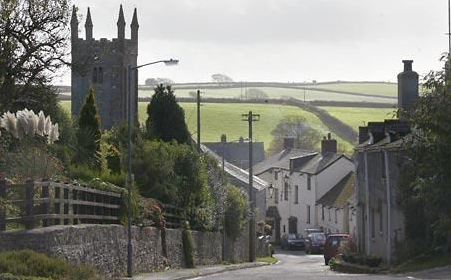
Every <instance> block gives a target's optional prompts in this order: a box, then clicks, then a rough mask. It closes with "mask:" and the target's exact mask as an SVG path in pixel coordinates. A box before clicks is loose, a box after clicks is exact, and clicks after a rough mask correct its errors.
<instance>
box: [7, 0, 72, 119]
mask: <svg viewBox="0 0 451 280" xmlns="http://www.w3.org/2000/svg"><path fill="white" fill-rule="evenodd" d="M68 1H69V0H14V1H13V0H1V1H0V112H2V111H5V110H13V111H14V110H17V109H21V108H23V107H28V108H34V109H36V110H37V109H44V110H45V109H46V108H45V106H54V105H55V104H56V103H55V102H56V93H55V91H54V90H52V89H51V86H50V84H51V81H52V80H53V79H54V78H55V77H56V75H58V73H59V70H60V69H61V68H62V67H63V66H64V65H66V64H67V58H68V53H69V48H68V42H69V40H68V38H69V29H68V21H69V14H70V7H69V2H68Z"/></svg>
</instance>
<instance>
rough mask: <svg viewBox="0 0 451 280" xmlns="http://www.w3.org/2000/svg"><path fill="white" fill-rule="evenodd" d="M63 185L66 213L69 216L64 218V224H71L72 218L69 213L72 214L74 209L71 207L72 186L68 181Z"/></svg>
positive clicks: (72, 222)
mask: <svg viewBox="0 0 451 280" xmlns="http://www.w3.org/2000/svg"><path fill="white" fill-rule="evenodd" d="M64 186H65V187H66V189H67V215H69V218H68V219H66V220H65V223H64V224H65V225H73V224H74V220H73V218H72V216H71V215H73V214H74V209H73V208H72V199H73V198H72V196H73V189H72V186H71V185H70V184H69V183H64Z"/></svg>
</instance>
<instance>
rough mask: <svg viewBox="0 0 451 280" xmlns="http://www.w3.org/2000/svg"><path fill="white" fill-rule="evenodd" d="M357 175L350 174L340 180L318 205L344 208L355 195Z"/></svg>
mask: <svg viewBox="0 0 451 280" xmlns="http://www.w3.org/2000/svg"><path fill="white" fill-rule="evenodd" d="M354 183H355V175H354V172H350V173H349V174H348V175H346V176H345V177H344V178H343V179H341V180H340V182H338V183H337V184H336V185H335V186H334V187H333V188H332V189H331V190H330V191H328V192H327V193H325V194H324V195H323V196H322V197H321V198H320V199H319V200H318V201H317V202H316V204H321V205H324V206H334V207H339V208H341V207H344V206H346V204H347V203H348V199H349V198H351V196H352V195H353V194H354Z"/></svg>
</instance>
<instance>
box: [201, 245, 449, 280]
mask: <svg viewBox="0 0 451 280" xmlns="http://www.w3.org/2000/svg"><path fill="white" fill-rule="evenodd" d="M275 257H277V258H278V259H279V263H277V264H275V265H271V266H264V267H259V268H251V269H243V270H237V271H231V272H226V273H221V274H216V275H210V276H205V277H198V278H193V279H202V280H208V279H211V280H225V279H234V280H240V279H242V280H252V279H258V280H291V279H296V280H300V279H306V280H328V279H331V280H332V279H334V280H337V279H338V280H345V279H351V280H353V279H355V280H403V279H451V268H450V269H448V270H446V272H445V271H444V270H443V269H442V270H439V271H437V272H430V273H426V275H421V273H417V274H411V275H363V274H343V273H336V272H333V271H331V270H330V269H329V267H328V266H325V265H324V258H323V256H322V255H306V254H305V253H304V252H299V251H280V252H277V254H276V255H275ZM448 272H449V274H448ZM423 274H424V273H423Z"/></svg>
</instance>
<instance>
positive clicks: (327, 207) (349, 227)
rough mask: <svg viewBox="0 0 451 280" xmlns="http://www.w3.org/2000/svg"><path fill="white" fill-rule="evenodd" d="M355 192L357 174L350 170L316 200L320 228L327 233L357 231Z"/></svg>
mask: <svg viewBox="0 0 451 280" xmlns="http://www.w3.org/2000/svg"><path fill="white" fill-rule="evenodd" d="M354 193H355V176H354V173H353V172H350V173H349V174H348V175H346V176H345V177H344V178H343V179H342V180H340V181H339V182H338V183H337V184H336V185H335V186H334V187H333V188H332V189H331V190H329V191H328V192H327V193H326V194H325V195H323V196H322V197H321V198H320V199H319V200H318V201H317V202H316V213H317V215H318V218H317V219H318V226H319V228H320V229H323V230H324V232H327V233H351V232H352V233H354V232H355V227H356V226H355V224H356V223H355V219H356V217H355V211H353V210H354V205H353V204H352V197H353V195H354ZM353 213H354V215H353ZM351 235H352V234H351Z"/></svg>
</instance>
